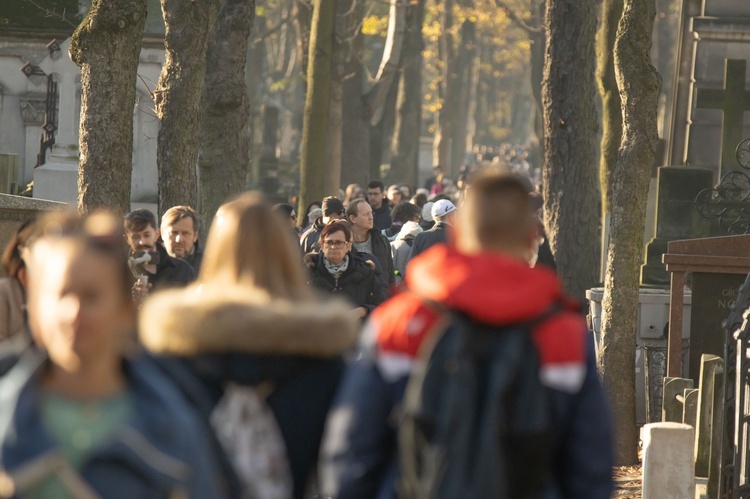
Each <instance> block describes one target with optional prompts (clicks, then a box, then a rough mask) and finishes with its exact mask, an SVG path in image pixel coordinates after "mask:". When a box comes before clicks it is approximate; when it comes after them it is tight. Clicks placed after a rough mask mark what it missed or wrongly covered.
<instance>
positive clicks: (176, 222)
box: [161, 206, 203, 274]
mask: <svg viewBox="0 0 750 499" xmlns="http://www.w3.org/2000/svg"><path fill="white" fill-rule="evenodd" d="M199 229H200V223H199V221H198V214H197V213H196V212H195V210H194V209H192V208H191V207H190V206H173V207H171V208H170V209H168V210H167V211H166V212H165V213H164V215H162V216H161V239H162V241H163V242H164V248H165V249H166V250H167V253H169V256H171V257H172V258H179V259H180V260H184V261H186V262H188V263H189V264H190V266H191V267H193V270H194V271H195V273H196V274H198V272H199V271H200V268H201V262H202V261H203V251H201V248H200V246H199V244H198V230H199Z"/></svg>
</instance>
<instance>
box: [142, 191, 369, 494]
mask: <svg viewBox="0 0 750 499" xmlns="http://www.w3.org/2000/svg"><path fill="white" fill-rule="evenodd" d="M285 227H286V225H285V224H284V223H283V221H281V220H280V219H279V218H278V215H276V214H274V213H273V212H272V211H271V206H270V204H268V203H267V202H266V201H265V200H264V199H263V198H262V196H261V195H259V194H247V195H243V196H241V197H239V198H238V199H236V200H234V201H231V202H229V203H227V204H225V205H223V206H222V207H221V208H220V209H219V211H218V212H217V214H216V217H215V218H214V221H213V225H212V226H211V229H210V232H209V235H208V241H207V244H206V249H205V253H204V259H203V264H202V267H201V271H200V274H199V276H198V280H197V281H196V282H195V283H194V284H193V285H191V286H189V287H188V288H184V289H180V290H170V291H164V292H161V293H157V294H156V295H154V296H153V297H152V298H151V299H149V300H148V301H147V302H146V303H145V304H144V308H143V310H142V315H141V320H140V334H141V341H142V343H143V344H144V345H145V347H146V348H147V349H148V350H150V351H151V352H152V353H154V354H156V355H158V356H160V360H161V361H162V366H163V369H165V370H167V371H168V372H169V374H170V375H171V376H172V378H173V379H174V380H176V381H177V383H178V384H180V385H181V387H182V391H183V392H184V393H185V394H186V396H188V397H189V398H191V400H192V401H193V403H194V404H195V405H198V406H200V407H202V408H203V410H204V412H205V415H206V416H208V415H209V414H210V413H211V412H213V410H214V408H215V406H216V404H217V403H218V402H219V400H220V399H221V397H222V395H223V393H224V390H225V388H226V387H227V383H229V382H233V383H239V384H245V385H259V384H261V383H263V389H264V391H266V392H270V394H269V395H267V397H266V398H265V401H266V403H267V405H268V406H269V407H270V409H271V410H272V411H273V415H274V417H275V419H276V422H277V423H278V427H279V429H280V432H281V435H282V436H283V441H284V444H285V446H286V454H287V457H288V463H289V468H290V470H291V475H292V481H293V486H294V493H293V495H294V497H303V495H304V491H305V488H306V485H307V479H308V477H309V476H310V473H311V471H312V470H313V465H314V462H315V459H316V457H317V454H318V447H319V445H320V439H321V436H322V431H323V425H324V422H325V417H326V413H327V411H328V408H329V405H330V403H331V399H332V397H333V394H334V392H335V389H336V386H337V384H338V381H339V378H340V376H341V372H342V368H343V361H342V357H341V355H342V354H343V353H345V352H346V351H347V350H348V349H349V348H351V347H352V346H353V344H354V343H355V341H356V338H357V333H358V331H357V329H358V323H357V321H356V318H355V317H354V316H353V314H352V313H351V312H350V310H349V307H348V306H347V305H345V304H343V303H341V302H338V301H331V300H320V299H319V298H317V297H316V296H315V295H314V294H313V293H312V292H311V290H310V289H309V287H308V286H307V284H306V279H305V273H304V269H303V267H302V265H301V264H300V261H299V250H298V248H297V247H296V245H295V241H293V238H292V237H291V236H290V235H289V233H288V231H287V230H285ZM258 391H261V390H258Z"/></svg>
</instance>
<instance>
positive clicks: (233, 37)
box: [198, 0, 255, 237]
mask: <svg viewBox="0 0 750 499" xmlns="http://www.w3.org/2000/svg"><path fill="white" fill-rule="evenodd" d="M222 4H223V5H222V7H221V11H220V13H219V17H218V18H217V20H216V24H215V25H214V29H213V32H212V33H211V38H210V40H209V43H208V49H207V51H206V78H205V83H204V86H203V97H202V101H201V121H200V131H199V137H200V141H199V143H200V145H201V150H200V155H199V157H198V171H199V174H200V186H201V189H200V193H201V205H200V206H201V209H200V213H201V235H202V236H203V237H205V236H206V235H208V227H209V226H210V224H211V220H213V217H214V214H216V210H218V209H219V206H221V204H222V203H224V202H225V201H226V200H227V198H229V197H231V196H232V195H234V194H238V193H240V192H242V191H243V190H245V185H246V183H247V173H248V168H249V165H250V146H251V140H250V137H251V133H250V131H251V127H250V106H249V98H248V92H247V85H246V83H245V61H246V59H247V39H248V36H250V31H251V30H252V27H253V20H254V19H255V0H224V1H223V2H222Z"/></svg>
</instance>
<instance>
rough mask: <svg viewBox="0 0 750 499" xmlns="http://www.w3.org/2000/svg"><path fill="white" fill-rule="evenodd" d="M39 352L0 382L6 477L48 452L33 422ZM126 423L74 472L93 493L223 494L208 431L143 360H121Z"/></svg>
mask: <svg viewBox="0 0 750 499" xmlns="http://www.w3.org/2000/svg"><path fill="white" fill-rule="evenodd" d="M47 362H48V361H47V357H46V354H44V353H42V352H40V351H39V350H37V349H32V350H30V351H28V352H26V353H25V354H24V355H23V356H22V357H21V358H20V359H19V360H18V362H17V363H16V364H15V365H14V366H13V367H12V368H11V369H10V371H8V372H7V373H6V374H5V375H4V376H3V377H2V378H1V379H0V467H2V469H3V471H4V472H6V473H8V474H9V475H10V476H11V477H15V476H17V475H18V474H21V473H23V470H24V469H29V468H30V467H32V466H34V465H35V464H39V463H42V462H44V461H45V460H46V459H49V458H51V457H53V456H54V455H55V454H56V452H55V448H56V446H55V443H54V442H53V440H52V438H51V437H50V436H49V435H48V433H47V432H46V430H45V429H44V427H43V424H42V421H41V414H40V410H39V397H40V389H41V388H40V377H41V375H42V373H43V371H44V367H45V365H47ZM124 369H125V375H126V377H127V380H128V386H129V389H130V390H131V392H132V394H133V396H134V400H135V411H134V416H133V419H132V421H130V423H129V424H127V425H125V426H123V427H122V428H121V429H120V430H118V431H117V432H116V433H115V435H114V436H113V438H112V439H110V440H109V441H108V442H107V443H105V444H103V445H101V446H100V447H99V448H96V449H93V450H92V452H91V454H90V455H89V456H88V457H87V459H86V460H85V462H84V463H83V465H82V468H81V469H80V471H79V473H80V477H81V478H83V480H84V482H85V483H86V484H88V485H89V486H90V487H91V488H93V490H94V491H95V492H96V493H98V494H99V495H100V496H101V497H107V498H123V499H130V498H134V497H168V496H170V494H174V493H178V494H179V493H185V494H187V496H188V497H196V498H203V497H225V492H224V491H223V490H222V489H221V487H220V480H219V475H218V468H217V461H216V459H215V457H216V456H215V454H214V453H213V451H212V448H211V444H210V443H209V440H210V438H209V435H208V434H207V433H206V432H205V431H204V430H205V428H204V427H203V426H202V424H201V423H200V422H199V420H198V415H197V414H195V413H194V412H193V410H192V409H191V408H190V407H189V405H188V404H187V403H186V401H185V400H184V399H183V398H182V397H181V396H180V395H179V393H178V392H177V391H176V390H175V389H174V388H173V386H172V385H171V384H170V383H169V382H168V381H167V380H166V378H165V377H164V376H163V375H162V374H161V373H160V372H159V370H158V369H156V368H155V366H154V365H153V363H152V362H151V361H150V360H148V359H146V358H139V359H137V360H134V361H126V362H124Z"/></svg>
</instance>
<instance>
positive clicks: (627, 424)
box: [599, 0, 661, 466]
mask: <svg viewBox="0 0 750 499" xmlns="http://www.w3.org/2000/svg"><path fill="white" fill-rule="evenodd" d="M655 14H656V7H655V5H654V0H626V1H625V3H624V9H623V14H622V19H621V20H620V24H619V27H618V29H617V41H616V42H615V71H616V75H617V86H618V87H619V88H620V97H621V98H622V115H623V135H622V143H621V145H620V151H619V153H618V156H617V164H616V165H615V169H614V172H613V179H612V180H613V182H612V185H613V186H614V188H613V190H612V210H611V211H612V223H611V229H610V230H611V240H610V245H609V256H608V257H607V273H606V278H605V283H604V286H605V287H604V300H603V303H602V345H601V351H600V352H599V369H600V372H601V375H602V377H603V379H604V384H605V387H606V388H607V390H608V392H609V393H611V394H615V393H616V394H617V396H616V397H612V405H613V407H612V409H613V414H614V417H615V461H616V464H618V465H623V466H624V465H631V464H635V463H636V462H637V461H638V455H637V452H636V445H637V443H638V428H637V427H636V424H635V371H634V370H633V359H635V340H636V328H637V325H638V289H639V276H640V272H639V271H640V264H641V258H642V256H643V230H644V226H645V223H646V198H647V196H648V184H649V178H650V174H651V165H653V164H654V154H655V152H656V146H657V142H658V135H657V129H656V119H657V110H658V103H659V91H660V87H661V77H660V76H659V73H657V72H656V69H654V67H653V66H652V65H651V61H650V58H649V49H650V47H651V37H652V31H653V26H654V16H655Z"/></svg>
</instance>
